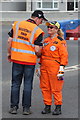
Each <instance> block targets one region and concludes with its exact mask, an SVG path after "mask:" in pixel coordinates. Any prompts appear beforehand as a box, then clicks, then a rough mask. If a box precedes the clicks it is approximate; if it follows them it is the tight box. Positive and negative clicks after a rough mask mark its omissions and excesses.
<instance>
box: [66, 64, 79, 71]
mask: <svg viewBox="0 0 80 120" xmlns="http://www.w3.org/2000/svg"><path fill="white" fill-rule="evenodd" d="M79 69H80V64H78V65H74V66H70V67H65V72H68V71H75V70H79Z"/></svg>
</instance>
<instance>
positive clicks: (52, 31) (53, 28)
mask: <svg viewBox="0 0 80 120" xmlns="http://www.w3.org/2000/svg"><path fill="white" fill-rule="evenodd" d="M47 29H48V34H50V35H54V34H56V33H57V31H58V28H57V27H56V26H55V25H49V26H47Z"/></svg>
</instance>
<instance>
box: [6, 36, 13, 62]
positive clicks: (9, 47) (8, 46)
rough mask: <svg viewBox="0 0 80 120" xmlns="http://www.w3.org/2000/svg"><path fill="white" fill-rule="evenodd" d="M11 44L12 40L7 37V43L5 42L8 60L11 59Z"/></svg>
mask: <svg viewBox="0 0 80 120" xmlns="http://www.w3.org/2000/svg"><path fill="white" fill-rule="evenodd" d="M11 42H12V38H11V37H9V38H8V41H7V57H8V60H9V59H10V57H11Z"/></svg>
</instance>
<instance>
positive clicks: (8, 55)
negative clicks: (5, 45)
mask: <svg viewBox="0 0 80 120" xmlns="http://www.w3.org/2000/svg"><path fill="white" fill-rule="evenodd" d="M7 57H8V61H9V62H10V60H11V54H9V53H8V54H7Z"/></svg>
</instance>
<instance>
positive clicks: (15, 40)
mask: <svg viewBox="0 0 80 120" xmlns="http://www.w3.org/2000/svg"><path fill="white" fill-rule="evenodd" d="M43 20H44V21H47V19H46V18H45V17H44V13H43V12H42V11H40V10H35V11H34V12H33V13H32V15H31V18H30V19H28V20H24V21H16V22H14V24H13V27H12V29H11V31H10V32H9V33H8V35H9V38H8V54H7V57H8V60H9V61H10V62H12V63H13V64H12V84H11V98H10V102H11V103H10V110H9V113H11V114H17V110H18V108H19V98H20V86H21V83H22V78H23V77H24V82H23V85H24V87H23V95H22V106H23V115H28V114H31V111H30V107H31V94H32V86H33V76H34V70H35V64H36V59H37V55H38V54H37V53H38V52H39V47H40V46H41V45H42V43H41V42H42V39H43V34H44V32H43V30H42V29H40V28H39V27H38V25H39V24H42V21H43Z"/></svg>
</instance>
